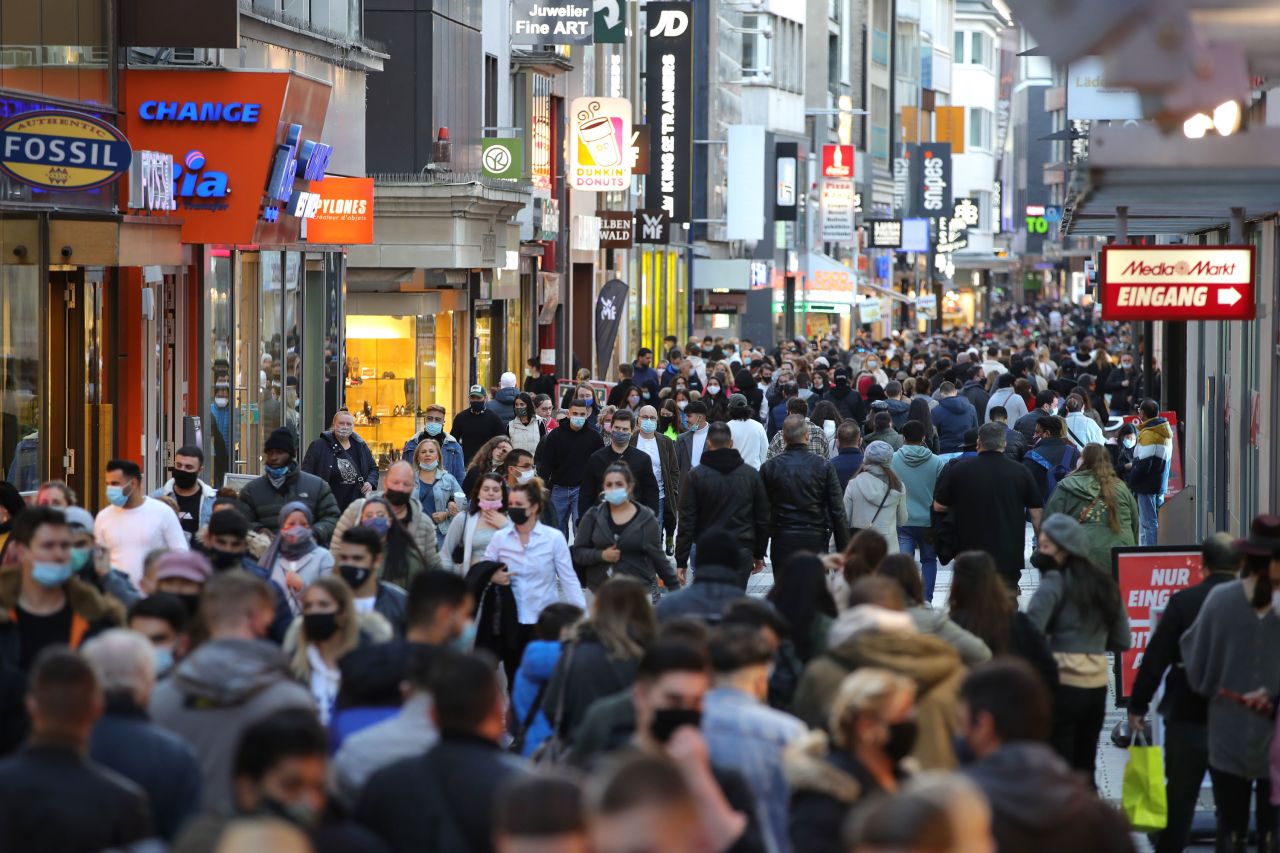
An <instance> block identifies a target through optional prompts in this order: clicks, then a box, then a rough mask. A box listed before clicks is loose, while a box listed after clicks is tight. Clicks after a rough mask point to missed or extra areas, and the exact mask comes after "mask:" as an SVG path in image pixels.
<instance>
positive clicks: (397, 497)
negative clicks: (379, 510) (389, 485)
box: [382, 489, 409, 506]
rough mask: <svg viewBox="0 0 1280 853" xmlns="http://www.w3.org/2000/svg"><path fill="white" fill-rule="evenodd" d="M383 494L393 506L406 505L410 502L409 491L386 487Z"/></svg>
mask: <svg viewBox="0 0 1280 853" xmlns="http://www.w3.org/2000/svg"><path fill="white" fill-rule="evenodd" d="M382 496H383V497H384V498H386V499H387V503H389V504H391V505H392V506H406V505H407V504H408V503H409V493H408V492H398V491H395V490H393V489H384V490H383V492H382Z"/></svg>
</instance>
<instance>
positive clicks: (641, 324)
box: [627, 243, 689, 353]
mask: <svg viewBox="0 0 1280 853" xmlns="http://www.w3.org/2000/svg"><path fill="white" fill-rule="evenodd" d="M630 255H631V264H630V269H631V280H630V281H629V282H627V283H628V284H629V285H631V289H630V293H629V296H630V302H631V311H630V314H629V318H630V321H629V322H630V329H629V335H630V344H631V346H630V352H631V353H634V352H635V351H636V350H638V349H640V347H648V348H649V349H651V350H653V351H654V352H661V351H662V339H663V338H664V337H666V336H667V335H675V337H676V340H678V341H684V340H685V339H686V338H687V337H688V335H689V308H688V293H689V289H688V288H689V267H688V264H687V263H686V260H685V256H684V253H683V252H681V251H680V249H678V248H676V247H668V246H658V245H651V244H647V243H641V244H637V245H636V248H635V250H634V251H632V252H630Z"/></svg>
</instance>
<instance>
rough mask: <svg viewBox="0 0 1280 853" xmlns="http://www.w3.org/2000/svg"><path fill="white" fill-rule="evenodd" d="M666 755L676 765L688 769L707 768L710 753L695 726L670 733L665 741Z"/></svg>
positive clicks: (682, 727) (683, 727) (709, 761)
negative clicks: (669, 736)
mask: <svg viewBox="0 0 1280 853" xmlns="http://www.w3.org/2000/svg"><path fill="white" fill-rule="evenodd" d="M667 755H669V756H671V759H672V760H673V761H675V762H676V763H677V764H680V765H685V766H688V767H709V766H710V764H711V758H710V753H708V751H707V742H706V740H705V739H703V737H702V732H701V731H699V730H698V727H697V726H681V727H680V728H678V729H676V730H675V731H674V732H672V733H671V739H670V740H668V741H667Z"/></svg>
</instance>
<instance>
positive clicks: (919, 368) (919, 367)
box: [911, 364, 924, 373]
mask: <svg viewBox="0 0 1280 853" xmlns="http://www.w3.org/2000/svg"><path fill="white" fill-rule="evenodd" d="M911 367H912V369H913V370H915V372H916V373H921V372H923V371H924V365H923V364H913V365H911Z"/></svg>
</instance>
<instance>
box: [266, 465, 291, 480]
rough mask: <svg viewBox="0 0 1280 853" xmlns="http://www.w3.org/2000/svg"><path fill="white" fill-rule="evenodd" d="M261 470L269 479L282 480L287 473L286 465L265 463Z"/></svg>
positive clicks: (287, 467)
mask: <svg viewBox="0 0 1280 853" xmlns="http://www.w3.org/2000/svg"><path fill="white" fill-rule="evenodd" d="M262 470H263V471H264V472H265V473H266V475H267V478H268V479H271V480H283V479H284V478H285V477H286V476H288V474H289V466H288V465H277V466H272V465H265V466H263V468H262Z"/></svg>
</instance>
